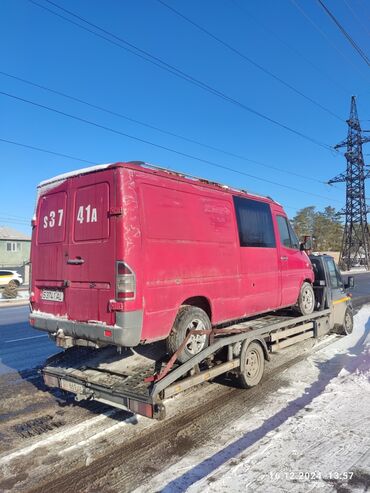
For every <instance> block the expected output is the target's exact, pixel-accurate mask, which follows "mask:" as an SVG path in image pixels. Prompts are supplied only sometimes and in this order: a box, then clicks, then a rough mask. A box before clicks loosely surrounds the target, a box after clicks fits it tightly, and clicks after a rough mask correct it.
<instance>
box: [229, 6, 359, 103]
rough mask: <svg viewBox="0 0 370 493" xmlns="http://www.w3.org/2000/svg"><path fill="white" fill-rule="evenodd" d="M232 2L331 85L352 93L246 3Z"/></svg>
mask: <svg viewBox="0 0 370 493" xmlns="http://www.w3.org/2000/svg"><path fill="white" fill-rule="evenodd" d="M232 3H233V4H234V5H235V6H236V7H237V8H238V9H239V10H241V11H242V12H244V13H245V14H246V15H247V16H248V18H251V19H252V20H253V23H257V24H259V26H260V27H261V28H262V29H263V30H264V31H265V32H267V33H268V34H270V35H272V36H273V37H274V38H275V39H277V40H278V41H279V42H280V43H281V44H282V45H283V46H285V47H286V48H288V50H290V51H292V52H293V53H295V54H296V55H297V56H298V57H299V58H300V59H302V60H304V61H305V62H306V63H307V64H308V65H310V66H311V67H313V68H314V69H315V70H316V71H317V72H318V73H319V74H321V75H322V76H323V77H324V78H325V79H327V80H328V81H329V82H330V83H331V84H332V85H334V86H335V87H337V88H338V89H340V90H341V91H343V92H344V93H345V94H347V95H348V94H352V91H351V90H350V89H349V88H346V87H344V86H343V85H342V82H341V81H339V80H338V79H335V78H334V77H331V76H330V75H329V74H328V73H327V72H325V71H324V70H323V69H322V68H321V67H319V66H318V65H316V63H314V62H313V61H312V60H310V59H309V58H307V56H306V55H305V54H304V53H303V52H301V51H300V50H298V49H297V48H296V47H295V46H293V45H292V44H290V43H288V42H287V41H286V40H284V39H283V38H282V37H281V36H279V35H278V34H277V33H276V32H275V31H274V30H272V29H271V28H269V27H267V25H266V24H265V23H264V22H262V21H261V19H259V18H258V17H256V16H255V15H254V14H253V13H252V12H251V11H250V10H249V9H247V8H246V3H245V2H244V3H243V4H242V5H241V4H240V2H239V1H238V0H232Z"/></svg>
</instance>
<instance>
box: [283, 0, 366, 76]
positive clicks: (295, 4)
mask: <svg viewBox="0 0 370 493" xmlns="http://www.w3.org/2000/svg"><path fill="white" fill-rule="evenodd" d="M290 1H291V3H292V5H294V7H296V9H297V10H298V11H299V12H300V13H301V14H302V15H303V17H305V18H306V19H307V20H308V22H309V23H310V24H311V25H312V26H313V27H314V28H315V29H316V31H318V32H319V33H320V34H321V36H322V37H323V38H325V39H326V41H327V42H328V43H329V44H330V46H331V47H332V48H333V49H334V50H335V51H336V52H337V53H339V55H340V56H341V57H342V58H343V59H344V60H346V62H349V63H350V64H351V65H352V66H353V67H354V69H355V70H356V71H357V73H358V74H359V75H360V76H361V78H362V79H363V80H364V81H365V77H364V75H363V73H362V72H361V71H360V70H359V68H358V67H357V65H356V64H355V63H354V62H353V60H352V58H351V57H348V56H347V55H345V54H344V53H343V52H342V51H341V50H340V49H339V48H338V47H337V45H336V44H335V43H333V41H332V40H331V39H330V37H329V36H328V35H327V34H326V33H325V31H323V30H322V29H321V28H320V27H319V26H318V25H317V24H316V22H314V21H313V20H312V19H311V17H310V16H309V15H308V14H307V13H306V11H305V10H304V9H303V8H302V7H301V6H300V5H299V4H298V3H297V1H296V0H290ZM366 83H368V80H366Z"/></svg>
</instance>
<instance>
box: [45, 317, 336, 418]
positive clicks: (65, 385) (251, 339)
mask: <svg viewBox="0 0 370 493" xmlns="http://www.w3.org/2000/svg"><path fill="white" fill-rule="evenodd" d="M330 314H331V310H330V309H327V310H323V311H319V312H314V313H313V314H311V315H307V316H301V317H297V316H293V315H291V314H287V313H283V314H281V315H277V314H272V315H264V316H261V317H258V318H254V319H253V320H246V321H242V322H240V323H236V324H233V325H231V326H227V327H225V326H220V327H216V328H213V329H212V330H210V331H207V333H208V335H209V340H210V344H209V346H208V347H207V348H205V349H203V350H202V351H201V352H200V353H198V354H197V355H195V356H193V357H192V358H191V359H189V360H188V361H187V362H186V363H182V364H178V363H177V362H176V354H177V353H175V355H174V356H172V357H171V358H169V357H168V356H167V355H166V353H165V348H164V345H163V343H157V344H153V345H150V346H141V347H139V348H137V351H133V350H125V351H124V352H123V353H122V354H119V353H117V351H116V348H113V347H107V348H103V349H100V350H91V349H78V348H71V349H68V350H66V351H65V352H64V353H61V354H58V355H56V356H55V357H52V358H51V359H49V360H48V361H47V364H46V366H45V367H44V368H43V369H42V370H41V372H42V374H43V378H44V381H45V384H46V385H48V386H50V387H58V388H60V389H62V390H65V391H68V392H72V393H74V394H76V396H75V399H76V400H85V399H88V400H96V401H99V402H103V403H106V404H109V405H111V406H114V407H118V408H122V409H128V410H130V411H132V412H134V413H137V414H141V415H144V416H147V417H150V418H156V419H163V418H164V417H165V406H164V402H163V401H164V399H166V398H168V397H171V396H173V395H175V394H177V393H180V392H182V391H184V390H186V389H188V388H190V387H193V386H194V385H197V384H199V383H201V382H204V381H207V380H210V379H212V378H215V377H216V376H218V375H221V374H223V373H227V372H233V373H234V374H235V376H238V374H240V373H241V372H242V371H249V370H248V364H249V363H248V361H249V359H248V354H249V353H248V348H250V347H251V346H250V344H251V343H257V344H258V345H260V346H261V348H262V350H263V354H264V359H269V355H270V353H273V352H276V351H278V350H280V349H282V348H285V347H287V346H290V345H292V344H295V343H297V342H300V341H303V340H305V339H308V338H311V337H319V336H322V335H324V334H327V333H328V332H329V331H330ZM190 335H191V332H189V335H188V337H190ZM184 344H186V340H185V341H184ZM184 344H183V345H184ZM179 351H181V348H179V350H178V352H179ZM158 355H160V357H158ZM249 356H250V355H249ZM250 359H251V357H250ZM261 364H264V362H263V363H261ZM246 365H247V366H246ZM252 366H253V365H252ZM250 371H252V367H251V369H250ZM262 372H263V368H262ZM261 376H262V375H261Z"/></svg>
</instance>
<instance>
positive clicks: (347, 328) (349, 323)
mask: <svg viewBox="0 0 370 493" xmlns="http://www.w3.org/2000/svg"><path fill="white" fill-rule="evenodd" d="M352 331H353V313H352V310H350V309H349V308H347V310H346V313H345V314H344V319H343V325H342V327H341V334H343V335H345V336H346V335H349V334H352Z"/></svg>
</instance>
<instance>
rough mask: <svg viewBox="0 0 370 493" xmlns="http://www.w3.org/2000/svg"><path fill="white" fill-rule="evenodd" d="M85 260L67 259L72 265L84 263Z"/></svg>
mask: <svg viewBox="0 0 370 493" xmlns="http://www.w3.org/2000/svg"><path fill="white" fill-rule="evenodd" d="M84 262H85V261H84V259H83V258H69V259H68V260H67V264H70V265H81V264H83V263H84Z"/></svg>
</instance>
